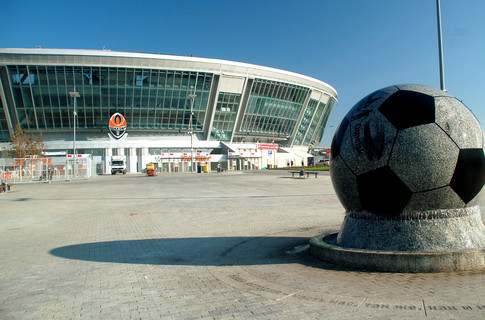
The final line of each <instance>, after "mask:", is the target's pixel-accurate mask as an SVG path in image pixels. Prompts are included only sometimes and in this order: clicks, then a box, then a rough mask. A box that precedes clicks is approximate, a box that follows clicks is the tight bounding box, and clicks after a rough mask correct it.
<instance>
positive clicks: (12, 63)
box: [0, 49, 337, 173]
mask: <svg viewBox="0 0 485 320" xmlns="http://www.w3.org/2000/svg"><path fill="white" fill-rule="evenodd" d="M336 104H337V92H336V90H335V89H334V88H332V87H331V86H330V85H328V84H326V83H324V82H322V81H320V80H317V79H314V78H311V77H307V76H304V75H301V74H297V73H293V72H288V71H283V70H278V69H274V68H268V67H263V66H258V65H252V64H246V63H240V62H233V61H225V60H217V59H205V58H196V57H186V56H171V55H160V54H145V53H128V52H115V51H110V50H100V51H97V50H63V49H0V146H2V147H4V148H5V147H6V148H8V147H9V143H8V142H9V140H10V136H11V134H12V133H13V132H14V130H15V128H16V125H19V126H20V128H22V129H24V130H26V132H32V133H33V134H34V136H36V134H37V133H42V137H43V140H44V141H45V144H46V147H47V154H48V155H58V156H60V157H65V158H66V159H67V162H66V163H69V162H68V161H69V159H71V158H74V157H76V159H77V158H80V159H81V158H83V157H88V158H89V159H90V166H92V168H93V170H95V171H96V172H97V173H109V172H110V171H111V160H112V158H113V157H114V156H125V157H126V166H127V171H128V172H142V171H143V170H144V168H145V166H146V164H147V163H150V162H154V163H156V164H157V167H158V170H159V171H169V172H171V171H179V172H183V171H193V170H195V169H197V168H198V170H200V168H201V164H202V165H204V169H208V170H210V169H212V170H214V169H216V168H217V169H219V168H220V169H229V170H241V169H253V170H255V169H262V168H265V167H273V166H280V167H281V166H287V165H288V163H290V164H291V163H293V164H294V165H295V166H296V165H301V164H302V163H303V164H305V165H306V164H308V163H309V162H310V163H311V161H312V158H311V157H312V155H311V154H309V153H308V152H309V148H312V147H313V146H316V145H318V144H319V142H320V140H321V139H322V136H323V133H324V130H325V128H326V126H327V123H328V120H329V118H330V116H331V114H332V112H333V110H334V108H335V106H336Z"/></svg>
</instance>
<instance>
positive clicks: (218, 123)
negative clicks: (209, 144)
mask: <svg viewBox="0 0 485 320" xmlns="http://www.w3.org/2000/svg"><path fill="white" fill-rule="evenodd" d="M240 102H241V94H237V93H225V92H221V93H219V97H218V99H217V105H216V110H215V113H214V122H213V124H212V129H211V140H221V141H230V140H231V136H232V133H233V130H234V124H235V122H236V116H237V111H238V109H239V103H240Z"/></svg>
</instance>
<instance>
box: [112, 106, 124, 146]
mask: <svg viewBox="0 0 485 320" xmlns="http://www.w3.org/2000/svg"><path fill="white" fill-rule="evenodd" d="M109 132H110V133H111V136H112V137H113V138H115V139H116V140H118V139H120V138H121V137H123V136H124V135H125V133H126V119H125V117H123V115H122V114H121V113H118V112H116V113H115V114H113V115H112V116H111V118H110V119H109Z"/></svg>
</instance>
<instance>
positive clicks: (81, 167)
mask: <svg viewBox="0 0 485 320" xmlns="http://www.w3.org/2000/svg"><path fill="white" fill-rule="evenodd" d="M2 160H3V161H2V162H3V163H2V166H0V179H1V181H2V182H11V183H18V182H25V183H29V182H47V181H56V180H72V179H87V178H90V177H91V175H92V170H91V163H92V161H91V160H92V159H91V158H84V159H78V160H77V161H76V164H75V165H74V163H73V160H66V158H60V159H54V160H53V159H52V158H15V159H11V161H5V159H2ZM74 167H75V168H76V170H73V169H74Z"/></svg>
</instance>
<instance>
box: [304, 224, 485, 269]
mask: <svg viewBox="0 0 485 320" xmlns="http://www.w3.org/2000/svg"><path fill="white" fill-rule="evenodd" d="M337 236H338V232H336V231H335V232H329V233H324V234H321V235H319V236H316V237H314V238H312V239H311V240H310V252H311V253H312V255H313V256H315V257H317V258H319V259H321V260H324V261H328V262H331V263H333V264H336V265H340V266H345V267H350V268H354V269H365V270H369V271H377V272H409V273H411V272H452V271H467V270H482V269H484V267H485V251H484V250H482V249H475V250H455V251H442V252H439V251H433V252H425V251H422V252H419V251H415V252H409V251H406V252H404V251H379V250H364V249H353V248H343V247H339V246H337V245H336V239H337Z"/></svg>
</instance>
